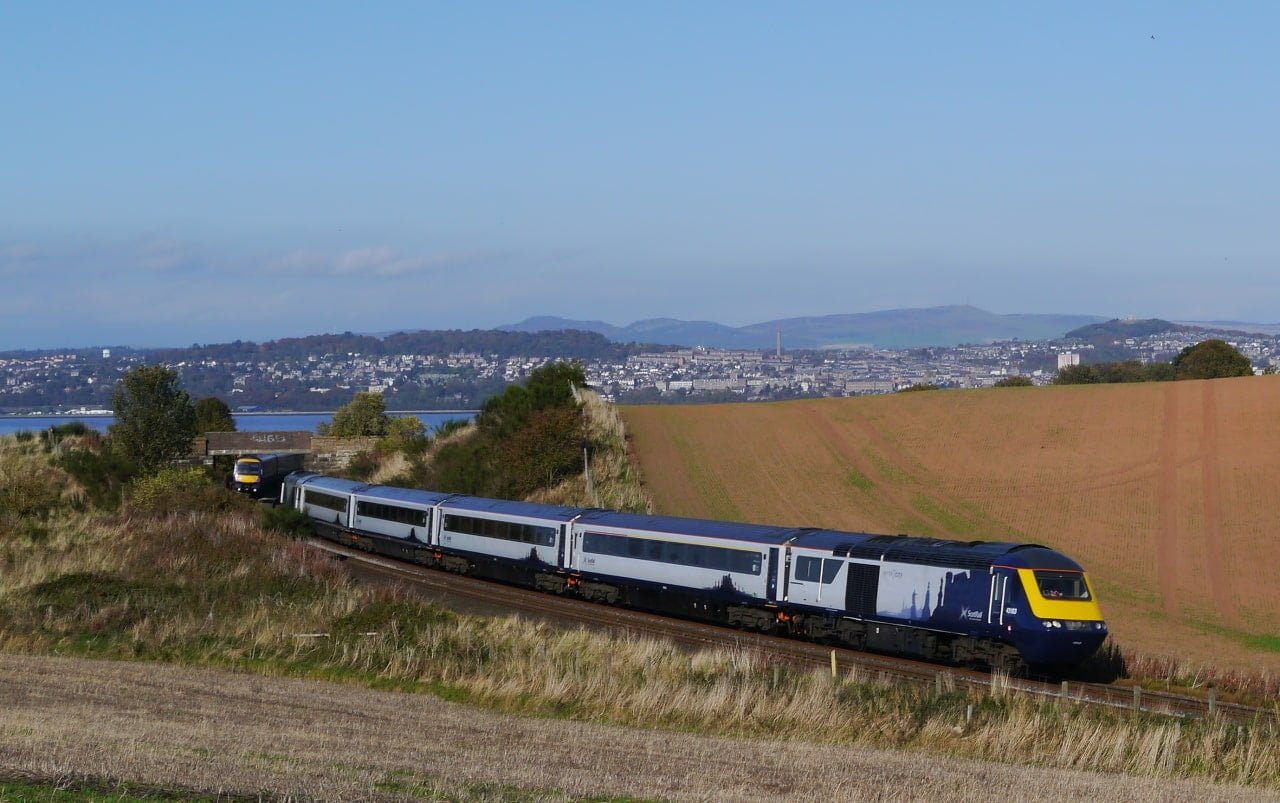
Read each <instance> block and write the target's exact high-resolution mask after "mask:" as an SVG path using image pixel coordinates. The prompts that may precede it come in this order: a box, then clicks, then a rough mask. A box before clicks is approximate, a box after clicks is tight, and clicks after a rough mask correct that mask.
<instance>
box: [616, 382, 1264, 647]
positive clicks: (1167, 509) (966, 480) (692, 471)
mask: <svg viewBox="0 0 1280 803" xmlns="http://www.w3.org/2000/svg"><path fill="white" fill-rule="evenodd" d="M623 416H624V418H625V420H626V423H627V425H628V427H629V429H630V431H631V433H632V436H633V441H632V446H633V449H634V451H635V454H636V457H637V458H638V460H639V463H640V466H641V469H642V471H643V473H644V476H645V481H646V482H647V483H648V486H649V489H650V491H651V493H652V496H653V498H654V500H655V503H656V505H657V510H658V512H662V513H669V514H675V515H687V516H699V517H706V518H721V519H734V520H741V521H752V522H762V523H771V524H784V525H802V526H816V527H830V528H839V529H847V530H855V531H868V532H880V533H908V534H913V535H931V536H936V537H945V538H958V539H963V540H970V539H974V540H977V539H981V540H1014V541H1024V540H1025V541H1032V542H1038V543H1043V544H1047V545H1049V546H1052V547H1055V548H1059V549H1061V550H1063V551H1065V552H1066V553H1067V554H1069V555H1071V556H1072V557H1074V558H1075V559H1076V560H1078V561H1080V562H1081V563H1082V564H1083V565H1084V566H1085V568H1086V569H1087V570H1089V571H1090V573H1091V576H1092V577H1093V579H1094V582H1095V586H1096V587H1097V589H1098V592H1099V596H1100V598H1101V602H1102V605H1103V611H1104V613H1105V614H1106V615H1107V618H1108V620H1109V622H1110V623H1111V625H1112V632H1113V634H1114V636H1115V638H1116V639H1117V641H1118V642H1119V643H1120V645H1121V646H1122V647H1125V648H1128V649H1131V650H1138V651H1141V652H1143V653H1146V654H1162V655H1171V656H1176V657H1178V658H1180V659H1184V660H1190V661H1198V662H1204V663H1212V664H1214V665H1217V666H1220V667H1226V668H1239V669H1258V668H1264V669H1267V670H1269V671H1272V672H1280V582H1278V581H1277V578H1278V577H1280V533H1278V532H1277V530H1278V529H1280V528H1278V527H1277V523H1278V522H1280V513H1278V512H1277V505H1276V500H1277V489H1278V488H1280V377H1245V378H1240V379H1220V380H1212V381H1196V382H1176V383H1152V384H1140V385H1109V386H1068V387H1044V388H999V389H991V390H980V391H939V392H924V393H905V394H895V395H891V396H879V397H867V398H856V399H819V400H805V401H795V402H782V403H770V404H759V403H756V404H730V405H706V406H697V405H690V406H651V407H630V408H624V411H623Z"/></svg>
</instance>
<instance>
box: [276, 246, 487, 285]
mask: <svg viewBox="0 0 1280 803" xmlns="http://www.w3.org/2000/svg"><path fill="white" fill-rule="evenodd" d="M503 259H505V255H503V254H501V253H496V252H495V253H477V254H461V255H458V254H434V255H414V254H406V253H404V252H401V251H399V250H397V249H395V248H391V247H389V246H373V247H368V248H355V249H350V250H347V251H338V252H328V251H318V250H314V249H299V250H297V251H292V252H290V253H287V254H284V255H282V256H279V257H275V258H273V259H268V260H266V261H265V263H264V266H263V267H264V269H265V270H267V271H269V272H279V273H299V274H301V273H309V274H312V275H317V276H328V277H335V278H350V277H362V276H363V277H371V276H372V277H384V278H394V277H399V276H410V275H413V274H420V273H436V272H444V271H448V270H451V269H455V268H462V267H471V266H475V265H480V264H491V263H494V262H497V261H501V260H503Z"/></svg>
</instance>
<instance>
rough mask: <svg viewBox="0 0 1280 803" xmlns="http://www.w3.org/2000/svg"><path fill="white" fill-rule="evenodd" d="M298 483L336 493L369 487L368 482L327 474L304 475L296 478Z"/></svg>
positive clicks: (351, 491)
mask: <svg viewBox="0 0 1280 803" xmlns="http://www.w3.org/2000/svg"><path fill="white" fill-rule="evenodd" d="M295 483H296V484H297V485H303V486H305V487H307V488H318V489H320V490H322V491H333V492H334V493H342V494H351V493H355V492H356V491H362V490H364V489H365V488H368V487H369V483H367V482H356V481H354V480H344V479H340V478H338V477H330V476H328V475H325V474H312V475H311V476H309V477H302V478H301V479H298V480H295Z"/></svg>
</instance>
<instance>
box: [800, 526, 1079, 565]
mask: <svg viewBox="0 0 1280 803" xmlns="http://www.w3.org/2000/svg"><path fill="white" fill-rule="evenodd" d="M794 546H797V547H807V548H810V549H823V550H826V549H829V550H831V552H832V554H835V555H848V556H849V557H851V558H865V559H870V560H891V561H899V562H902V563H921V564H925V565H929V566H956V567H959V568H966V569H987V568H990V567H991V566H994V565H996V564H999V565H1004V566H1012V565H1015V564H1014V563H1010V556H1011V555H1016V554H1017V553H1018V552H1019V550H1025V549H1034V550H1037V551H1038V552H1041V553H1050V554H1053V555H1058V553H1056V552H1053V550H1051V549H1046V548H1045V547H1042V546H1038V545H1036V544H1016V543H1011V542H1008V541H951V540H947V539H943V538H920V537H916V536H909V535H873V534H871V533H849V532H840V531H838V530H810V531H808V532H805V533H804V534H803V535H801V536H800V537H799V538H797V539H796V541H795V543H794ZM1059 557H1062V556H1059ZM1046 559H1047V556H1046ZM1064 559H1065V558H1064ZM1014 560H1020V559H1018V558H1014Z"/></svg>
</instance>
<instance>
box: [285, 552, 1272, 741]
mask: <svg viewBox="0 0 1280 803" xmlns="http://www.w3.org/2000/svg"><path fill="white" fill-rule="evenodd" d="M307 543H308V544H309V545H311V546H312V547H315V548H317V549H321V550H323V551H325V552H328V553H330V554H331V555H333V556H335V557H339V558H342V559H344V560H350V561H355V562H356V563H358V564H359V565H360V567H361V570H362V571H361V572H360V573H361V574H372V575H375V576H377V577H380V578H382V579H384V580H393V581H396V582H399V583H402V584H404V585H405V586H407V587H409V588H411V589H415V590H417V591H420V592H422V591H433V592H435V593H438V594H442V595H447V596H450V597H454V598H464V599H470V600H474V601H477V602H482V603H485V604H488V605H496V606H499V607H501V608H503V609H505V610H509V611H511V612H513V613H521V614H524V615H529V616H533V617H534V618H539V619H544V620H553V621H559V622H571V623H574V624H579V625H584V626H586V627H590V628H593V629H599V630H605V631H608V632H612V633H628V634H643V635H647V636H652V637H655V638H661V639H665V640H668V641H672V642H674V643H676V644H679V645H681V646H684V647H688V648H697V649H703V648H735V647H737V648H747V649H752V650H755V651H757V652H759V653H761V654H762V655H764V656H766V657H768V658H769V659H771V660H773V661H775V662H779V663H782V664H786V665H789V666H793V667H797V668H810V669H812V668H819V667H831V666H835V667H836V668H837V670H838V671H840V672H847V671H848V670H850V669H852V670H854V671H855V672H856V673H857V674H858V675H859V676H860V677H862V678H864V679H875V678H878V679H880V680H883V681H886V682H888V681H893V682H898V683H909V684H912V685H915V686H920V687H928V686H934V687H935V688H941V687H942V686H943V685H944V683H945V684H948V685H949V684H951V683H954V684H955V685H956V686H957V687H961V688H968V689H973V690H978V691H983V692H985V693H998V692H999V691H1001V690H1007V691H1017V692H1020V693H1023V694H1029V695H1032V696H1035V697H1039V698H1041V699H1045V700H1054V701H1062V702H1064V703H1071V704H1082V705H1095V706H1102V707H1107V708H1113V709H1117V710H1128V711H1135V712H1138V711H1140V712H1143V713H1147V714H1156V715H1164V716H1173V717H1196V718H1208V717H1217V718H1220V719H1223V720H1226V721H1230V722H1235V723H1252V722H1267V723H1275V722H1276V721H1277V719H1280V717H1278V712H1277V710H1272V709H1268V708H1259V707H1254V706H1247V705H1241V704H1239V703H1230V702H1222V701H1217V700H1213V699H1203V698H1200V697H1194V696H1189V695H1180V694H1174V693H1172V692H1161V691H1152V690H1147V689H1142V690H1141V691H1139V692H1137V693H1135V690H1134V689H1133V688H1132V687H1119V686H1110V685H1107V684H1102V683H1084V682H1078V681H1069V682H1062V683H1050V682H1043V681H1037V680H1027V679H1023V678H1012V677H1008V676H1005V675H1000V674H989V673H986V672H980V671H976V670H971V669H963V668H959V667H950V666H939V665H937V664H930V663H925V662H923V661H916V660H913V659H910V658H898V657H893V656H887V655H879V654H876V653H867V652H859V651H856V650H849V649H842V648H835V649H832V648H831V647H828V646H824V645H821V644H816V643H813V642H807V641H799V640H795V639H791V638H787V637H785V636H774V635H766V634H762V633H745V632H742V631H738V630H732V629H730V628H727V627H724V626H721V625H715V624H708V623H704V622H697V621H692V620H688V619H678V618H674V617H668V616H660V615H657V614H653V613H648V612H646V611H640V610H635V609H631V608H619V607H613V606H609V605H604V604H601V603H598V602H588V601H586V600H581V599H577V598H575V597H561V596H557V595H555V594H548V593H545V592H542V591H535V590H533V589H528V588H523V587H520V586H513V585H507V584H505V583H500V582H496V581H493V580H484V579H479V578H475V577H467V576H464V575H458V574H452V573H450V572H445V571H441V570H439V569H429V568H427V567H425V566H418V565H416V564H412V563H405V562H402V561H397V560H394V559H392V558H387V557H383V556H381V555H375V554H371V553H368V552H363V551H361V550H355V549H351V548H348V547H345V546H341V545H338V544H335V543H333V542H330V541H323V540H320V539H318V538H312V539H309V540H308V541H307ZM833 656H834V663H833Z"/></svg>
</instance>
